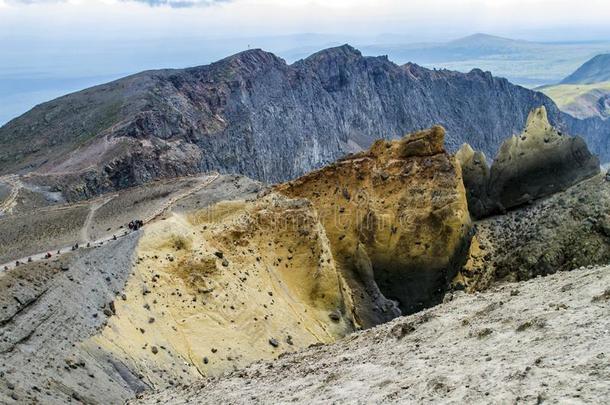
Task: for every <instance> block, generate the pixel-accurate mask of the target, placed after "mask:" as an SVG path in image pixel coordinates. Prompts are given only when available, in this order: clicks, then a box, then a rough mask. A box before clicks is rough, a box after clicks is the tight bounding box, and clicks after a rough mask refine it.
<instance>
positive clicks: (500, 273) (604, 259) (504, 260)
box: [455, 173, 610, 291]
mask: <svg viewBox="0 0 610 405" xmlns="http://www.w3.org/2000/svg"><path fill="white" fill-rule="evenodd" d="M475 227H476V236H475V238H473V243H472V245H471V251H470V257H469V260H468V262H467V264H466V266H465V267H464V269H463V270H462V271H461V276H463V277H458V279H457V280H456V283H455V284H456V285H461V286H464V287H466V289H467V290H469V291H482V290H485V289H487V288H488V287H489V286H491V285H492V284H493V283H494V282H496V281H498V280H503V281H523V280H528V279H530V278H534V277H538V276H545V275H548V274H552V273H555V272H559V271H570V270H572V269H575V268H578V267H581V266H589V265H605V264H608V263H610V182H608V181H606V180H605V179H604V175H603V174H601V173H600V174H599V175H597V176H594V177H593V178H591V179H588V180H585V181H582V182H580V183H578V184H576V185H574V186H572V187H570V188H569V189H567V190H566V191H562V192H559V193H556V194H554V195H552V196H550V197H548V198H544V199H540V200H537V201H534V202H533V203H532V204H528V205H526V206H523V207H520V208H519V209H516V210H513V211H510V212H508V213H507V214H505V215H497V216H494V217H491V218H486V219H483V220H480V221H477V222H475Z"/></svg>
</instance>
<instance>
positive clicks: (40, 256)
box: [0, 173, 220, 273]
mask: <svg viewBox="0 0 610 405" xmlns="http://www.w3.org/2000/svg"><path fill="white" fill-rule="evenodd" d="M208 177H209V179H208V180H207V181H204V182H202V183H200V184H197V185H196V186H194V187H192V188H190V189H188V190H185V191H184V192H183V193H180V194H178V195H176V196H175V197H172V198H170V199H169V200H167V201H166V202H165V203H163V204H162V205H161V206H160V207H159V209H158V210H156V211H155V212H153V213H152V214H151V215H149V216H148V217H147V218H145V219H144V220H143V221H142V222H143V223H144V226H146V225H147V224H149V223H151V222H153V221H155V220H156V219H157V218H159V217H160V216H162V215H163V214H165V213H166V212H167V210H168V209H170V208H171V207H172V206H173V205H174V204H175V203H176V202H178V201H180V200H182V199H183V198H186V197H188V196H190V195H192V194H194V193H197V192H199V191H201V190H202V189H204V188H206V187H209V186H210V185H211V184H212V183H213V182H214V181H216V179H218V177H220V173H211V174H210V175H209V176H208ZM2 180H3V181H4V182H7V183H9V182H10V184H11V185H13V186H14V188H13V192H14V193H16V194H18V193H19V188H21V183H20V182H19V181H15V180H14V179H12V178H11V179H10V180H9V179H8V178H3V179H2ZM15 188H18V189H17V190H16V191H15ZM13 192H12V193H11V195H12V194H13ZM115 197H116V194H115V195H112V196H109V197H107V198H105V199H101V200H99V201H98V202H96V203H93V205H92V206H91V210H90V212H89V215H88V216H87V219H86V220H85V222H84V224H83V227H82V228H81V231H80V239H81V241H84V243H86V244H89V246H90V247H99V246H102V245H104V244H106V243H108V242H109V241H111V240H116V239H120V238H122V237H124V236H126V235H128V234H130V233H131V232H133V231H129V230H125V231H124V232H123V233H122V234H120V235H107V236H105V237H103V238H100V239H97V240H95V241H91V240H89V228H90V227H91V223H92V221H93V218H94V217H95V213H96V211H97V210H98V209H100V208H101V207H103V206H104V205H105V204H107V203H108V202H109V201H111V200H112V199H113V198H115ZM15 198H16V196H15ZM8 200H10V197H9V199H7V201H8ZM2 205H3V206H4V205H5V204H4V203H3V204H2ZM0 212H1V211H0ZM72 249H73V247H72V246H66V247H63V248H61V249H53V250H52V251H49V250H46V251H44V252H39V253H35V254H32V255H28V256H27V257H22V258H20V259H16V260H14V261H11V262H8V263H4V264H1V265H0V273H1V272H2V271H5V270H9V269H11V268H14V267H17V266H18V265H19V264H18V263H27V262H38V261H41V260H47V259H48V258H47V253H51V254H52V256H53V257H56V256H57V255H61V254H65V253H67V252H70V251H72Z"/></svg>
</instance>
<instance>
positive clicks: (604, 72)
mask: <svg viewBox="0 0 610 405" xmlns="http://www.w3.org/2000/svg"><path fill="white" fill-rule="evenodd" d="M607 81H610V53H606V54H600V55H596V56H594V57H593V58H591V59H589V60H588V61H586V62H585V63H583V64H582V65H581V66H580V67H579V68H578V69H576V71H574V73H572V74H571V75H569V76H568V77H566V78H565V79H563V80H562V81H561V82H560V84H593V83H601V82H607Z"/></svg>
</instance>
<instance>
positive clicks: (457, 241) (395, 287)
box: [276, 127, 471, 326]
mask: <svg viewBox="0 0 610 405" xmlns="http://www.w3.org/2000/svg"><path fill="white" fill-rule="evenodd" d="M444 136H445V131H444V130H443V128H442V127H433V128H431V129H428V130H425V131H421V132H417V133H415V134H411V135H408V136H405V137H404V138H403V139H401V140H398V141H391V142H389V141H384V140H379V141H377V142H375V143H374V144H373V146H372V147H371V148H370V150H368V151H365V152H361V153H358V154H354V155H351V156H349V157H346V158H344V159H341V160H339V161H338V162H337V163H335V164H332V165H330V166H327V167H325V168H323V169H320V170H318V171H315V172H312V173H310V174H308V175H306V176H303V177H301V178H299V179H297V180H295V181H292V182H290V183H286V184H283V185H279V186H277V187H276V189H277V190H278V191H279V192H281V193H284V194H286V195H288V196H291V197H298V198H307V199H308V200H309V201H311V203H312V204H313V205H314V207H315V208H316V210H317V212H318V213H319V215H320V217H321V220H322V223H323V225H324V228H325V230H326V234H327V235H328V238H329V240H330V243H331V246H332V250H333V256H334V258H335V260H336V261H337V262H338V263H339V268H340V270H341V272H342V274H343V275H344V277H345V278H346V279H347V281H348V283H349V285H350V288H351V289H352V291H353V292H354V295H353V300H354V303H355V305H356V313H357V316H358V320H359V323H360V324H361V325H363V326H371V325H375V324H379V323H382V322H385V321H387V320H389V319H392V318H393V317H395V316H397V315H398V312H397V311H396V310H395V308H394V304H393V302H392V301H391V300H395V301H398V304H399V307H400V309H401V310H402V311H403V313H412V312H415V311H418V310H421V309H423V308H425V307H427V306H430V305H434V304H436V303H438V302H440V300H441V299H442V296H443V292H444V291H445V289H446V287H447V285H448V282H449V281H450V280H451V279H452V278H453V276H454V275H455V274H456V272H457V271H458V269H459V268H460V267H461V265H462V264H463V262H464V261H465V259H466V253H467V250H468V246H469V244H470V238H471V232H470V231H471V224H470V216H469V214H468V207H467V202H466V195H465V191H464V187H463V183H462V178H461V173H460V170H459V166H458V165H457V163H456V162H455V159H454V158H452V157H451V156H449V155H448V154H447V153H446V152H445V149H444ZM346 196H349V198H347V197H346Z"/></svg>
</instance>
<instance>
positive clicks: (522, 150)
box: [456, 106, 600, 218]
mask: <svg viewBox="0 0 610 405" xmlns="http://www.w3.org/2000/svg"><path fill="white" fill-rule="evenodd" d="M456 157H457V158H458V160H460V163H461V165H462V167H463V168H464V169H463V170H464V172H465V173H467V176H465V177H464V184H465V186H466V188H467V189H468V196H469V206H470V208H471V211H472V213H473V215H475V216H476V217H479V218H481V217H484V216H489V215H492V214H496V213H499V212H504V211H506V210H508V209H511V208H514V207H517V206H520V205H523V204H527V203H531V202H532V201H533V200H536V199H538V198H541V197H545V196H548V195H551V194H554V193H556V192H558V191H561V190H565V189H566V188H568V187H569V186H571V185H573V184H576V183H578V182H580V181H582V180H584V179H587V178H590V177H592V176H595V175H596V174H598V173H599V171H600V169H599V160H598V159H597V157H595V156H593V155H592V154H591V153H590V152H589V150H588V149H587V145H586V143H585V142H584V140H583V139H582V138H580V137H570V136H567V135H563V134H562V133H560V132H559V131H558V130H556V129H555V128H553V127H552V126H551V124H550V123H549V120H548V117H547V111H546V108H545V107H544V106H543V107H539V108H537V109H535V110H533V111H531V112H530V114H529V117H528V119H527V123H526V126H525V129H524V131H523V132H522V133H521V134H520V135H516V136H512V137H511V138H508V139H507V140H506V141H504V143H503V144H502V146H501V147H500V150H499V152H498V154H497V155H496V158H495V159H494V161H493V164H492V165H491V168H490V169H487V166H486V163H485V159H484V156H483V155H482V154H480V153H475V152H474V151H472V148H470V147H469V146H463V147H462V150H460V151H459V152H458V154H457V155H456Z"/></svg>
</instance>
